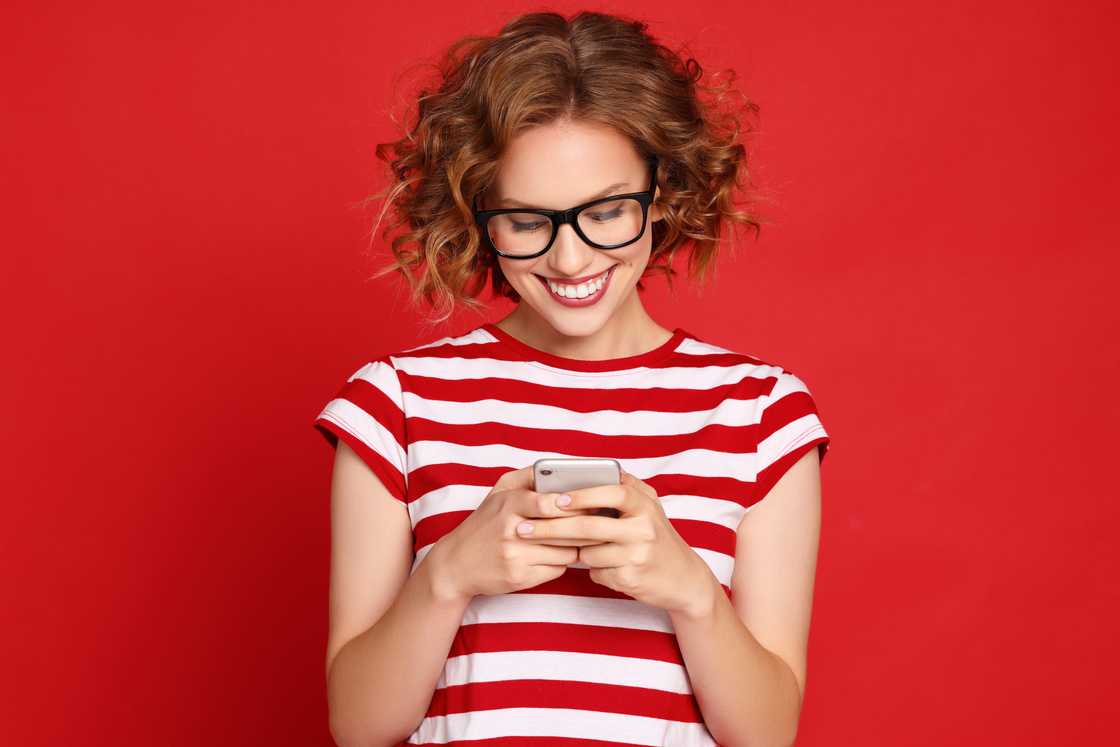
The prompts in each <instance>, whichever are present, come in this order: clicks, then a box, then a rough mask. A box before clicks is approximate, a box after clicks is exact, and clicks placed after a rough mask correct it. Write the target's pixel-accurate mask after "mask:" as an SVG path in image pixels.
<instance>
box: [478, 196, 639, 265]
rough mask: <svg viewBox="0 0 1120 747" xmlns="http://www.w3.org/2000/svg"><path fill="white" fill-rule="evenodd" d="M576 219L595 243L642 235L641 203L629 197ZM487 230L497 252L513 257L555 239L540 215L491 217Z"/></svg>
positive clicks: (618, 241)
mask: <svg viewBox="0 0 1120 747" xmlns="http://www.w3.org/2000/svg"><path fill="white" fill-rule="evenodd" d="M576 220H577V221H578V223H579V227H580V229H581V230H582V231H583V233H584V235H586V236H587V238H588V239H590V240H591V241H592V242H594V243H596V244H604V245H607V246H610V245H612V244H622V243H625V242H627V241H632V240H634V239H636V238H637V237H638V235H639V234H640V233H641V232H642V203H640V202H638V201H637V200H635V199H632V198H629V197H624V198H620V199H618V200H612V201H610V202H602V203H599V204H598V205H592V206H591V207H588V208H585V209H584V210H583V211H582V212H580V214H579V216H578V217H577V219H576ZM486 230H487V233H489V235H490V241H492V242H493V243H494V247H495V248H497V250H498V251H500V252H502V253H503V254H510V255H514V256H520V255H528V254H536V253H537V252H539V251H541V250H543V249H544V248H545V246H546V245H547V244H548V240H549V239H550V238H552V222H551V221H550V220H549V219H548V217H547V216H544V215H539V214H537V213H502V214H500V215H492V216H490V219H489V220H488V221H487V222H486Z"/></svg>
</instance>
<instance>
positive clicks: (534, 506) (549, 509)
mask: <svg viewBox="0 0 1120 747" xmlns="http://www.w3.org/2000/svg"><path fill="white" fill-rule="evenodd" d="M561 495H566V494H565V493H537V492H535V491H533V490H528V489H526V490H519V491H518V493H517V495H516V496H514V498H513V512H514V513H515V514H517V515H518V516H519V517H523V518H527V519H551V518H554V517H558V516H580V515H583V514H585V513H587V511H584V510H583V509H573V508H571V507H570V506H569V507H561V506H559V505H557V503H556V499H557V498H559V497H560V496H561Z"/></svg>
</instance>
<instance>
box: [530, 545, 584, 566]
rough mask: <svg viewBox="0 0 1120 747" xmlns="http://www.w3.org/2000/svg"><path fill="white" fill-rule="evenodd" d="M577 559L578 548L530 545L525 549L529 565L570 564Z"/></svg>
mask: <svg viewBox="0 0 1120 747" xmlns="http://www.w3.org/2000/svg"><path fill="white" fill-rule="evenodd" d="M577 560H579V548H576V547H557V546H555V545H532V546H531V547H528V548H526V550H525V561H526V562H527V563H528V564H529V565H570V564H571V563H574V562H576V561H577Z"/></svg>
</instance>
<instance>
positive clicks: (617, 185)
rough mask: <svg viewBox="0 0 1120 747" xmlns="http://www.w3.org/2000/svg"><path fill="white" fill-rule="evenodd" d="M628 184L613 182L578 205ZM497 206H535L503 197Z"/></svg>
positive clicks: (604, 195)
mask: <svg viewBox="0 0 1120 747" xmlns="http://www.w3.org/2000/svg"><path fill="white" fill-rule="evenodd" d="M629 184H630V182H628V181H626V182H615V183H614V184H612V185H610V186H609V187H606V188H605V189H602V190H600V191H599V193H598V194H595V195H592V196H591V197H588V198H587V199H586V200H583V202H581V203H580V204H581V205H582V204H583V203H584V202H591V201H592V200H598V199H599V198H600V197H607V196H608V195H610V194H612V193H613V192H615V191H616V190H618V189H619V188H621V187H625V186H627V185H629ZM498 204H499V205H509V206H510V207H519V208H533V207H536V206H535V205H530V204H528V203H526V202H521V201H519V200H515V199H513V198H512V197H505V198H503V199H501V200H498Z"/></svg>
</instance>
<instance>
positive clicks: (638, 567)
mask: <svg viewBox="0 0 1120 747" xmlns="http://www.w3.org/2000/svg"><path fill="white" fill-rule="evenodd" d="M621 479H622V482H621V484H619V485H600V486H596V487H592V488H582V489H580V490H569V491H567V494H568V495H570V496H571V497H572V502H571V503H570V504H568V505H567V506H564V507H563V508H565V509H566V510H569V511H578V510H581V509H597V508H615V509H618V511H619V514H620V515H619V517H618V518H617V519H615V518H611V517H609V516H595V515H590V514H589V515H586V516H561V517H555V518H546V519H532V520H529V521H527V522H525V523H527V524H532V525H533V531H532V532H531V533H528V534H525V533H522V532H521V530H520V529H519V530H518V535H519V536H520V537H521V538H522V539H526V540H530V541H534V542H540V543H542V544H548V541H549V540H550V539H561V538H562V539H578V540H592V541H597V542H599V543H601V544H594V545H587V546H583V547H580V548H579V560H580V561H582V562H584V563H586V564H587V565H588V566H590V567H591V570H590V576H591V580H592V581H594V582H595V583H598V584H602V585H603V586H606V587H608V588H610V589H614V590H615V591H618V592H621V593H623V594H626V595H628V596H630V597H633V598H634V599H637V600H638V601H640V602H645V603H646V604H651V605H653V606H655V607H661V608H662V609H665V610H668V611H669V612H679V613H683V614H686V615H690V616H691V615H697V614H699V613H700V611H701V610H703V609H706V608H707V607H708V606H710V604H711V601H712V596H713V595H714V593H715V591H716V590H717V589H718V581H717V580H716V578H715V576H714V575H712V572H711V569H710V568H709V567H708V564H707V563H705V562H704V560H703V558H701V557H700V556H699V555H697V554H696V551H695V550H693V549H692V547H690V546H689V544H688V543H687V542H685V541H684V539H683V538H682V537H681V536H680V534H678V533H677V530H676V529H675V528H674V527H673V525H672V524H671V523H669V519H668V517H667V516H666V515H665V511H664V509H663V508H662V507H661V500H660V499H659V498H658V496H657V493H656V491H654V489H653V488H651V487H650V486H649V485H647V484H646V483H645V482H643V481H641V480H639V479H638V478H636V477H634V476H633V475H631V474H630V473H629V472H626V471H623V472H622V473H621Z"/></svg>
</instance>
